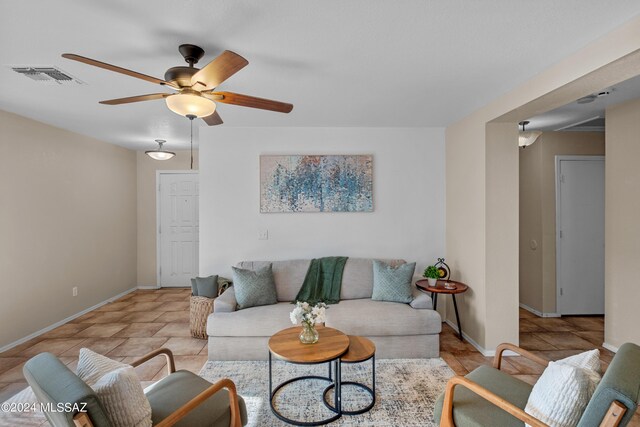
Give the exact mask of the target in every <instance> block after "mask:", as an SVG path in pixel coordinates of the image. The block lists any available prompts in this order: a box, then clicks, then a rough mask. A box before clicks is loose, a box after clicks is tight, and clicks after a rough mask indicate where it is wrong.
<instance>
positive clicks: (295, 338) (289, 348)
mask: <svg viewBox="0 0 640 427" xmlns="http://www.w3.org/2000/svg"><path fill="white" fill-rule="evenodd" d="M317 330H318V333H319V334H320V339H319V340H318V342H317V343H315V344H302V343H301V342H300V338H299V335H300V326H297V327H292V328H287V329H284V330H282V331H280V332H278V333H276V334H275V335H273V336H272V337H271V338H270V339H269V404H270V405H271V411H272V412H273V414H274V415H275V416H276V417H278V418H279V419H280V420H282V421H284V422H287V423H289V424H294V425H299V426H319V425H324V424H328V423H331V422H333V421H335V420H337V419H338V418H340V417H341V416H342V404H341V403H342V396H341V392H342V387H341V384H340V379H341V375H342V373H341V372H340V356H342V355H343V354H344V353H346V351H347V349H348V348H349V337H348V336H347V335H345V334H344V333H342V332H340V331H339V330H337V329H333V328H327V327H318V328H317ZM272 356H275V357H276V358H278V359H281V360H284V361H286V362H289V363H296V364H302V365H310V364H320V363H327V362H329V376H328V377H321V376H317V375H306V376H302V377H295V378H291V379H288V380H286V381H285V382H283V383H281V384H279V385H277V386H276V388H275V389H274V388H273V380H272V378H273V377H272V367H271V361H272ZM331 363H333V364H334V366H335V372H336V375H335V376H336V378H335V381H334V379H333V378H331V376H332V375H331ZM309 379H316V380H323V381H329V382H330V383H332V384H333V385H334V386H335V390H334V401H335V408H330V409H331V410H332V411H333V412H335V415H333V416H331V417H329V418H327V419H325V420H319V421H300V420H292V419H290V418H287V417H285V416H284V415H282V414H281V413H280V412H279V411H278V410H277V409H276V408H275V407H274V405H273V400H274V398H275V395H276V393H277V392H278V390H280V389H281V388H282V387H284V386H286V385H288V384H291V383H293V382H296V381H302V380H309ZM319 397H320V396H319ZM320 398H322V399H323V400H324V396H322V397H320Z"/></svg>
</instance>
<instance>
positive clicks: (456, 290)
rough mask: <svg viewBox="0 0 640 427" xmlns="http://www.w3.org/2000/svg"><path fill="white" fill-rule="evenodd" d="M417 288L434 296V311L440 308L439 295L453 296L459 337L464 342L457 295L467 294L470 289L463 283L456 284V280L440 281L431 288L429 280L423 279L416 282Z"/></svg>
mask: <svg viewBox="0 0 640 427" xmlns="http://www.w3.org/2000/svg"><path fill="white" fill-rule="evenodd" d="M447 284H450V285H452V287H451V288H448V287H446V285H447ZM416 287H417V288H418V289H420V290H422V291H425V292H431V294H432V295H433V309H434V310H435V309H436V308H438V294H448V295H451V299H453V309H454V310H455V312H456V323H458V336H459V337H460V339H461V340H462V327H461V326H460V317H459V316H458V304H457V303H456V294H461V293H463V292H467V289H469V287H468V286H467V285H465V284H464V283H462V282H456V281H455V280H438V281H437V282H436V285H435V286H429V281H428V280H427V279H421V280H418V281H416Z"/></svg>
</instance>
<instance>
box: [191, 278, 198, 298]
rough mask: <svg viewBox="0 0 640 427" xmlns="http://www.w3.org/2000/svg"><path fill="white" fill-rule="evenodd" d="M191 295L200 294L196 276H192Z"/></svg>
mask: <svg viewBox="0 0 640 427" xmlns="http://www.w3.org/2000/svg"><path fill="white" fill-rule="evenodd" d="M191 295H193V296H194V297H197V296H198V285H196V278H195V277H192V278H191Z"/></svg>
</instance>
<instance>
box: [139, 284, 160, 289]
mask: <svg viewBox="0 0 640 427" xmlns="http://www.w3.org/2000/svg"><path fill="white" fill-rule="evenodd" d="M138 289H142V290H148V289H151V290H155V289H160V286H158V285H138Z"/></svg>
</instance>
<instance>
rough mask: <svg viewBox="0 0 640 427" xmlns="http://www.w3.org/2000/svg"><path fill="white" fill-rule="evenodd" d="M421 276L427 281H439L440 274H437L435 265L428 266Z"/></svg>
mask: <svg viewBox="0 0 640 427" xmlns="http://www.w3.org/2000/svg"><path fill="white" fill-rule="evenodd" d="M422 275H423V276H424V277H426V278H428V279H439V278H440V274H439V273H438V269H437V268H436V266H435V265H430V266H429V267H427V268H425V269H424V273H422Z"/></svg>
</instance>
